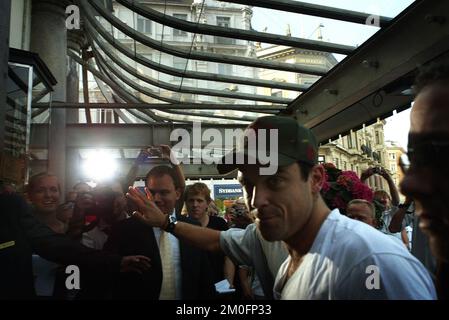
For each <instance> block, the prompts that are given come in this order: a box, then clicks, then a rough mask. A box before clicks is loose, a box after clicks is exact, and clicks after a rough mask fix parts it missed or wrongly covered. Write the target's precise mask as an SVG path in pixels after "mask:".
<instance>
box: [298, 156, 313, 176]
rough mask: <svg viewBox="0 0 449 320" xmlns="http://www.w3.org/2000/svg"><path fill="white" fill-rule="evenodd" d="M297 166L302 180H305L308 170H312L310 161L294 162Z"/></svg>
mask: <svg viewBox="0 0 449 320" xmlns="http://www.w3.org/2000/svg"><path fill="white" fill-rule="evenodd" d="M296 163H297V164H298V166H299V170H301V176H302V179H303V180H304V181H307V179H309V175H310V172H311V171H312V168H313V167H314V166H313V165H311V164H310V163H305V162H302V161H297V162H296Z"/></svg>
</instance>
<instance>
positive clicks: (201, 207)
mask: <svg viewBox="0 0 449 320" xmlns="http://www.w3.org/2000/svg"><path fill="white" fill-rule="evenodd" d="M186 206H187V212H188V213H189V217H191V218H192V219H195V220H199V219H201V218H203V217H204V216H205V215H206V214H207V208H208V207H209V202H208V201H207V200H206V197H205V196H204V195H202V194H195V195H189V197H188V198H187V200H186Z"/></svg>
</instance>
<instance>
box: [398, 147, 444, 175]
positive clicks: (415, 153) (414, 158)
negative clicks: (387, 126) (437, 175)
mask: <svg viewBox="0 0 449 320" xmlns="http://www.w3.org/2000/svg"><path fill="white" fill-rule="evenodd" d="M448 156H449V140H428V141H421V142H419V143H413V142H411V143H409V146H408V151H407V154H403V155H401V157H400V158H399V166H400V167H401V170H402V172H404V173H407V172H408V171H409V170H410V167H411V166H414V167H423V166H426V167H438V168H440V167H441V166H445V165H446V164H447V163H446V162H447V158H448Z"/></svg>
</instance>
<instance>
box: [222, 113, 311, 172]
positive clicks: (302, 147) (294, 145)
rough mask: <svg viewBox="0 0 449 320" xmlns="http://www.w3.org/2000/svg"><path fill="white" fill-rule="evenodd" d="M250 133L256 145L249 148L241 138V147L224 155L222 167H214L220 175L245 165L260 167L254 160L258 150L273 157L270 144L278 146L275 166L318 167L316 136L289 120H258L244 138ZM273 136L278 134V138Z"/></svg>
mask: <svg viewBox="0 0 449 320" xmlns="http://www.w3.org/2000/svg"><path fill="white" fill-rule="evenodd" d="M261 129H265V130H264V132H261V131H260V130H261ZM250 130H253V131H252V132H254V133H255V135H254V136H255V140H256V143H255V144H253V146H251V143H249V142H248V140H247V139H244V136H243V137H241V141H240V147H237V148H234V149H233V150H232V151H231V152H229V153H228V154H226V155H225V156H224V157H223V158H222V159H221V163H220V164H218V165H217V169H218V172H219V173H220V174H226V173H229V172H230V171H233V170H235V169H237V168H239V167H241V166H244V165H247V164H254V163H257V164H259V163H260V161H259V159H257V156H256V159H254V156H255V155H257V154H258V153H257V152H259V151H262V150H259V148H263V149H265V153H264V152H262V154H263V155H267V156H270V157H272V156H273V155H271V154H270V150H271V148H270V146H272V145H271V144H273V143H274V144H276V145H277V164H278V166H281V167H282V166H287V165H290V164H292V163H294V162H297V161H300V162H304V163H307V164H310V165H316V164H317V163H318V143H317V141H316V138H315V135H314V134H313V133H312V131H310V130H309V129H307V128H305V127H304V126H302V125H300V124H299V123H298V122H297V121H296V120H295V119H293V118H291V117H284V116H264V117H260V118H258V119H256V120H255V121H254V122H253V123H251V124H250V125H249V126H248V127H247V128H246V130H245V136H249V135H248V131H250ZM270 130H276V131H270ZM275 132H277V136H276V134H275ZM254 146H255V149H254ZM256 151H257V152H256ZM239 154H240V155H239ZM239 156H240V157H242V158H243V159H244V161H243V163H241V162H239V161H237V159H238V157H239Z"/></svg>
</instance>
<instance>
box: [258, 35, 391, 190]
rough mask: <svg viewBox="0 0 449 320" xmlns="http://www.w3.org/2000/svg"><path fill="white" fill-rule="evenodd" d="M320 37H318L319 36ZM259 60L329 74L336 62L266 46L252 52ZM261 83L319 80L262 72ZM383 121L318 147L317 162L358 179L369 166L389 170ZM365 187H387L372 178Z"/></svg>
mask: <svg viewBox="0 0 449 320" xmlns="http://www.w3.org/2000/svg"><path fill="white" fill-rule="evenodd" d="M319 34H320V33H319ZM256 52H257V57H258V58H259V59H268V60H275V61H280V62H286V63H295V64H302V65H306V66H318V67H321V68H322V69H323V70H330V69H332V68H333V67H334V66H335V65H336V64H337V62H338V61H337V60H336V59H335V57H334V56H333V54H331V53H325V52H317V51H313V50H302V49H297V48H290V47H283V46H270V47H267V48H262V47H258V49H257V50H256ZM259 76H260V77H261V79H266V80H275V81H285V82H292V83H297V84H298V85H305V86H311V85H313V83H314V82H315V81H317V80H318V79H319V77H318V76H314V75H303V74H295V73H290V72H282V71H276V70H264V71H263V72H261V73H260V74H259ZM259 90H261V91H259V93H261V94H271V95H272V96H282V97H287V98H295V97H296V95H295V94H297V93H295V92H291V91H285V90H283V91H281V90H276V89H271V91H270V92H269V91H268V90H270V89H259ZM384 125H385V121H378V122H376V123H374V124H372V125H370V126H366V127H363V128H362V129H360V130H358V131H355V132H351V133H350V134H349V135H347V136H345V137H341V138H339V139H337V140H335V141H332V142H329V143H327V144H322V145H321V146H320V149H319V161H320V162H321V163H326V162H330V163H333V164H334V165H335V166H336V167H337V168H338V169H341V170H351V171H354V172H356V173H357V174H358V175H359V176H360V175H361V173H362V172H363V171H364V170H366V169H368V168H369V167H373V166H382V167H384V168H386V169H387V170H390V165H389V162H388V159H387V151H386V146H385V143H384ZM367 183H368V184H369V185H370V187H371V188H373V189H374V190H378V189H384V188H385V187H387V184H386V182H385V181H384V179H383V178H382V177H380V176H378V175H374V176H372V177H371V178H369V180H368V181H367Z"/></svg>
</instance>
